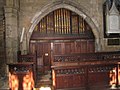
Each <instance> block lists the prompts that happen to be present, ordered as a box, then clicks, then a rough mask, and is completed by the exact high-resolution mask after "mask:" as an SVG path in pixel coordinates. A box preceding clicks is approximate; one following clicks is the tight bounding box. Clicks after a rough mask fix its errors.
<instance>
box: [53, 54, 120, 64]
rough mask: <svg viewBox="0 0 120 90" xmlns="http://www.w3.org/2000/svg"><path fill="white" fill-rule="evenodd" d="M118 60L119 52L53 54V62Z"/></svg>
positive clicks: (119, 58) (119, 57)
mask: <svg viewBox="0 0 120 90" xmlns="http://www.w3.org/2000/svg"><path fill="white" fill-rule="evenodd" d="M109 60H112V61H114V60H115V61H119V60H120V52H96V53H74V54H65V55H54V56H53V63H55V62H59V63H60V62H85V61H89V62H90V61H109Z"/></svg>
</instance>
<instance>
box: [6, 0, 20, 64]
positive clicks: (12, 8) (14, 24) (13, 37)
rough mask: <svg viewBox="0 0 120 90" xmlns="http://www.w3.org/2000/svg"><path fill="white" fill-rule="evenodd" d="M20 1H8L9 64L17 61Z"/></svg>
mask: <svg viewBox="0 0 120 90" xmlns="http://www.w3.org/2000/svg"><path fill="white" fill-rule="evenodd" d="M18 1H19V0H6V6H5V22H6V23H5V24H6V59H7V63H13V62H16V61H17V51H18V47H19V46H18V45H19V41H18V7H19V6H18Z"/></svg>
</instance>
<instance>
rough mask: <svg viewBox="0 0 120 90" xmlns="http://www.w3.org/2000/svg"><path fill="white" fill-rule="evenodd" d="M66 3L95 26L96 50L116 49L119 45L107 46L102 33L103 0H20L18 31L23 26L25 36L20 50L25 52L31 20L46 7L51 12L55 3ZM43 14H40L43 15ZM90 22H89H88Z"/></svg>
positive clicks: (27, 46)
mask: <svg viewBox="0 0 120 90" xmlns="http://www.w3.org/2000/svg"><path fill="white" fill-rule="evenodd" d="M61 2H62V3H63V4H65V3H67V4H69V5H71V6H73V5H74V6H75V8H78V10H80V11H82V12H84V13H85V14H86V15H87V17H89V20H91V21H92V22H93V23H94V24H95V26H94V27H96V29H94V28H93V32H94V35H95V36H96V37H97V38H96V51H113V50H118V49H119V48H120V46H113V47H109V46H107V42H106V39H105V38H104V36H103V35H104V34H103V7H102V6H103V3H104V2H105V0H20V14H19V16H20V19H19V25H20V28H19V31H20V33H21V32H22V28H23V27H25V30H26V32H25V36H24V40H23V42H22V43H21V50H22V51H23V52H24V53H26V52H27V51H28V48H29V39H30V37H29V34H28V33H29V30H30V28H31V25H32V24H33V22H32V20H33V18H34V17H35V15H37V13H41V14H44V15H46V14H45V13H46V12H43V11H44V10H45V9H46V8H47V7H50V5H51V6H52V7H50V8H49V9H46V10H47V12H51V10H53V8H57V7H56V6H55V5H56V3H57V4H60V3H61ZM44 15H42V16H41V18H42V17H44ZM89 24H90V23H89ZM91 25H92V23H91ZM97 30H98V31H97Z"/></svg>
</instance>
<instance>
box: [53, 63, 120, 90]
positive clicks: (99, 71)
mask: <svg viewBox="0 0 120 90" xmlns="http://www.w3.org/2000/svg"><path fill="white" fill-rule="evenodd" d="M117 67H118V64H99V65H83V66H69V67H68V66H64V67H63V66H59V67H53V68H52V69H53V72H54V73H53V75H54V78H55V80H54V81H53V82H54V83H55V84H54V89H55V90H59V89H62V90H69V89H75V90H106V89H107V90H109V89H110V81H111V78H112V77H110V72H111V71H112V70H113V69H114V68H117ZM116 70H117V69H116ZM116 72H118V71H116ZM112 74H113V75H114V72H113V73H112ZM111 76H112V75H111ZM116 76H118V75H116ZM116 76H115V77H116ZM115 85H116V86H118V77H116V82H115ZM98 87H99V89H95V88H98Z"/></svg>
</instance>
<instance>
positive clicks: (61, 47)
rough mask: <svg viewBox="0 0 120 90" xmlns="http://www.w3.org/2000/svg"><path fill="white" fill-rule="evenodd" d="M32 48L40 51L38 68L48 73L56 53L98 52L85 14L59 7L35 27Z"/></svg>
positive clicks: (31, 50)
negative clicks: (84, 16)
mask: <svg viewBox="0 0 120 90" xmlns="http://www.w3.org/2000/svg"><path fill="white" fill-rule="evenodd" d="M29 49H30V53H32V54H35V53H37V70H40V71H42V72H43V73H44V72H45V71H49V70H51V66H52V56H53V55H61V54H62V55H64V54H75V53H93V52H95V37H94V34H93V32H92V28H91V27H90V25H89V24H88V23H87V22H86V21H85V19H84V18H83V17H81V16H80V15H78V14H76V13H75V12H72V11H70V10H68V9H65V8H59V9H56V10H54V11H52V12H50V13H49V14H48V15H46V16H45V17H43V18H42V19H41V20H40V21H39V22H38V24H37V25H36V26H35V28H34V30H33V33H32V35H31V38H30V46H29Z"/></svg>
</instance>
